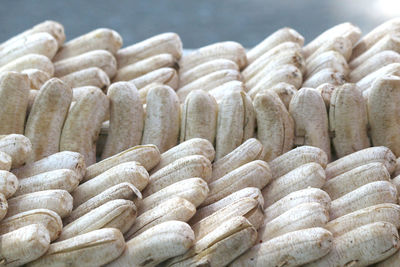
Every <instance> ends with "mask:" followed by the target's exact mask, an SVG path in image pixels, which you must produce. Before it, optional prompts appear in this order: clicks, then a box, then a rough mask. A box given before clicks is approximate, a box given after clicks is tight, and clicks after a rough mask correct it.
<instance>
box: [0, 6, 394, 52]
mask: <svg viewBox="0 0 400 267" xmlns="http://www.w3.org/2000/svg"><path fill="white" fill-rule="evenodd" d="M0 3H1V5H0V42H3V41H5V40H6V39H8V38H10V37H11V36H13V35H15V34H17V33H19V32H21V31H23V30H25V29H27V28H30V27H32V26H33V25H35V24H37V23H39V22H41V21H43V20H46V19H51V20H56V21H58V22H60V23H62V24H63V25H64V27H65V32H66V35H67V39H68V40H69V39H72V38H74V37H76V36H79V35H81V34H84V33H86V32H89V31H91V30H93V29H96V28H99V27H108V28H112V29H114V30H116V31H118V32H119V33H120V34H121V35H122V37H123V39H124V46H127V45H130V44H133V43H135V42H138V41H141V40H144V39H146V38H148V37H151V36H153V35H156V34H158V33H162V32H166V31H172V32H176V33H178V34H179V35H180V37H181V39H182V41H183V45H184V48H197V47H200V46H204V45H207V44H210V43H214V42H218V41H225V40H234V41H238V42H240V43H241V44H242V45H244V46H245V47H252V46H254V45H255V44H257V43H258V42H260V41H261V40H263V39H264V38H265V37H266V36H267V35H269V34H271V33H272V32H274V31H275V30H277V29H279V28H281V27H284V26H288V27H292V28H294V29H296V30H297V31H298V32H300V33H301V34H302V35H303V36H304V37H305V38H306V42H307V41H309V40H312V38H314V37H315V36H317V35H318V34H319V33H321V32H322V31H324V30H325V29H327V28H329V27H331V26H333V25H335V24H338V23H341V22H345V21H350V22H352V23H354V24H356V25H358V26H359V27H360V28H361V29H362V31H363V32H367V31H369V30H371V29H372V28H373V27H375V26H377V25H378V24H380V23H382V22H384V21H385V20H388V19H390V18H392V17H395V16H399V15H400V0H373V1H365V0H352V1H347V0H336V1H334V0H332V1H321V0H303V1H300V0H299V1H295V0H281V1H272V0H266V1H262V0H248V1H244V0H216V1H215V0H214V1H213V0H204V1H201V0H199V1H184V0H182V1H180V0H169V1H166V0H165V1H162V0H159V1H156V0H144V1H128V0H121V1H106V0H97V1H79V0H71V1H53V0H37V1H33V0H32V1H22V0H2V1H1V2H0Z"/></svg>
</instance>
